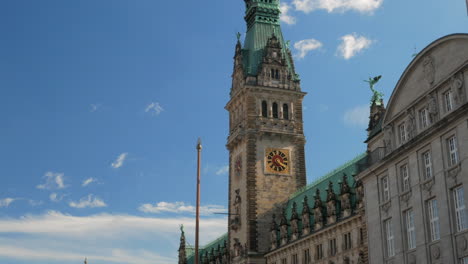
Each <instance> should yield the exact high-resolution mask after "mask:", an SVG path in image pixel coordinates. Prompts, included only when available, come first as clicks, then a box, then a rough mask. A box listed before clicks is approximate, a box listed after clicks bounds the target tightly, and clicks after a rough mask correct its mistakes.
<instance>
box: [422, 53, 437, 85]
mask: <svg viewBox="0 0 468 264" xmlns="http://www.w3.org/2000/svg"><path fill="white" fill-rule="evenodd" d="M423 72H424V79H425V80H426V81H427V82H428V83H429V85H430V86H432V84H434V80H435V67H434V60H433V59H432V57H431V56H426V57H425V58H424V59H423Z"/></svg>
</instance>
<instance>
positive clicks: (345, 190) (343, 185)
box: [341, 173, 351, 194]
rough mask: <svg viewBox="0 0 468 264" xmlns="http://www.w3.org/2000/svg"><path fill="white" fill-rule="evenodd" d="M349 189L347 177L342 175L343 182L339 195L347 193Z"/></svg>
mask: <svg viewBox="0 0 468 264" xmlns="http://www.w3.org/2000/svg"><path fill="white" fill-rule="evenodd" d="M350 191H351V189H350V188H349V184H348V176H346V174H345V173H343V182H342V183H341V194H345V193H349V192H350Z"/></svg>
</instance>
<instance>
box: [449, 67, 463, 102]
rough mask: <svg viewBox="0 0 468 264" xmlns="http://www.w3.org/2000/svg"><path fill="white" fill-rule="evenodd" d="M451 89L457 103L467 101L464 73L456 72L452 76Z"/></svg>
mask: <svg viewBox="0 0 468 264" xmlns="http://www.w3.org/2000/svg"><path fill="white" fill-rule="evenodd" d="M450 89H451V90H452V92H453V95H454V100H455V103H456V104H457V105H461V104H463V103H464V102H465V93H464V90H463V75H462V74H456V75H454V76H452V77H451V78H450Z"/></svg>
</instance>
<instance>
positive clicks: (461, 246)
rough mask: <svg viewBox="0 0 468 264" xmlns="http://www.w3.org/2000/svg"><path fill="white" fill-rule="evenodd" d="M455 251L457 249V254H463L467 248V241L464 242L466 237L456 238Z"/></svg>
mask: <svg viewBox="0 0 468 264" xmlns="http://www.w3.org/2000/svg"><path fill="white" fill-rule="evenodd" d="M456 240H457V249H458V254H461V253H464V252H465V251H466V249H467V248H468V241H467V240H466V237H465V236H464V235H460V236H458V237H457V239H456Z"/></svg>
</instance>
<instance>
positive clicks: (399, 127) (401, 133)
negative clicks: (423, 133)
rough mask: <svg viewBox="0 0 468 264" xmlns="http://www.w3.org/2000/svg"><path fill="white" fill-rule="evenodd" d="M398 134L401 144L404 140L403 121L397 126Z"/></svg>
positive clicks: (404, 129)
mask: <svg viewBox="0 0 468 264" xmlns="http://www.w3.org/2000/svg"><path fill="white" fill-rule="evenodd" d="M398 135H399V139H400V144H403V143H405V142H406V139H407V137H406V125H405V123H402V124H401V125H399V126H398Z"/></svg>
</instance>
